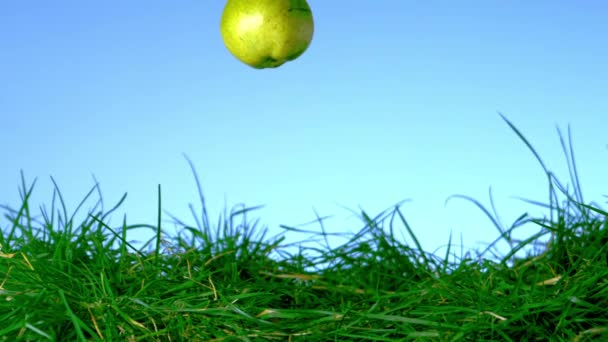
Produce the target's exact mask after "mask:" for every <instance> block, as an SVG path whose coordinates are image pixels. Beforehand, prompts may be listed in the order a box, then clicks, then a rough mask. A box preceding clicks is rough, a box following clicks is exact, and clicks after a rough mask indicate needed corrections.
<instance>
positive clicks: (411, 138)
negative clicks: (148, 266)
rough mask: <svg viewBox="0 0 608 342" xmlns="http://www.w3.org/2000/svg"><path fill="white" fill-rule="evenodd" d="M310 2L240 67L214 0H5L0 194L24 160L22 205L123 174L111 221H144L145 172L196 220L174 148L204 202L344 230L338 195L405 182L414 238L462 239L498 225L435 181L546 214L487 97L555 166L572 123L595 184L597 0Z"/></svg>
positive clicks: (113, 187) (148, 200) (151, 194)
mask: <svg viewBox="0 0 608 342" xmlns="http://www.w3.org/2000/svg"><path fill="white" fill-rule="evenodd" d="M309 3H310V6H311V7H312V10H313V14H314V20H315V34H314V38H313V42H312V44H311V46H310V48H309V49H308V50H307V51H306V53H305V54H304V55H302V56H301V57H300V58H299V59H298V60H296V61H294V62H290V63H287V64H285V65H283V66H282V67H280V68H278V69H266V70H255V69H252V68H249V67H247V66H246V65H244V64H241V63H240V62H238V61H237V60H236V59H235V58H233V57H232V56H231V55H230V54H229V52H228V51H227V50H226V49H225V47H224V45H223V42H222V40H221V36H220V32H219V20H220V16H221V13H222V9H223V5H224V2H223V1H178V2H169V1H100V2H90V1H89V2H84V1H38V2H34V1H13V2H3V3H2V4H1V5H0V80H1V82H0V119H1V120H0V146H1V147H2V166H1V167H0V196H1V197H0V203H2V204H9V205H11V206H13V207H17V206H18V205H19V204H20V200H19V194H18V186H19V184H20V173H19V172H20V170H21V169H23V170H24V172H25V176H26V180H28V181H30V182H31V181H33V179H34V178H38V181H37V185H36V188H35V190H34V198H33V202H32V203H33V204H34V208H37V207H38V205H40V204H42V203H44V204H45V205H47V206H49V205H50V200H51V194H52V182H51V181H50V178H49V176H50V175H52V176H53V177H54V178H55V180H56V181H57V182H58V185H59V188H60V190H61V191H62V193H63V195H64V197H65V199H66V201H67V204H68V210H69V211H73V210H74V209H75V208H76V206H77V204H78V203H79V202H80V200H81V199H82V198H83V197H84V196H85V195H86V193H87V192H88V191H89V189H90V188H91V187H92V186H93V185H94V179H93V176H92V175H94V176H95V179H97V180H98V181H99V182H100V185H101V189H102V194H103V196H104V197H103V198H104V202H105V207H106V209H109V208H110V207H111V206H112V205H113V204H115V203H116V202H117V201H118V200H119V199H120V197H121V196H122V194H123V193H125V192H127V193H128V197H127V200H126V203H125V204H124V205H123V206H122V207H121V209H120V210H119V211H118V212H117V213H116V214H115V215H113V216H112V219H111V221H110V222H111V224H112V225H113V226H119V225H120V224H121V223H122V219H123V216H122V215H123V214H124V213H127V221H128V223H131V224H135V223H149V224H154V223H155V222H156V206H157V184H161V185H162V200H163V209H165V210H167V211H168V212H170V213H172V214H173V215H175V216H177V217H178V218H180V219H182V220H184V221H186V222H188V223H190V224H194V220H193V219H192V216H191V214H190V210H189V209H188V203H191V202H194V203H195V205H196V203H198V202H197V201H198V197H197V191H196V187H195V182H194V178H193V176H192V173H191V171H190V168H189V166H188V164H187V162H186V160H185V159H184V156H183V153H185V154H187V155H188V156H189V157H190V158H191V159H192V161H193V162H194V164H195V166H196V168H197V171H198V174H199V177H200V178H201V181H202V185H203V188H204V193H205V195H206V198H207V204H208V206H209V210H210V218H211V222H217V217H218V215H219V214H220V213H221V212H222V211H223V208H224V207H225V206H226V205H227V206H228V207H229V208H230V207H232V206H233V205H235V204H238V203H245V204H246V205H247V206H255V205H265V207H264V208H263V209H260V210H257V211H255V212H254V213H252V215H250V217H252V218H255V217H259V218H260V223H259V224H260V225H267V226H268V227H269V229H270V232H271V233H279V232H280V231H281V230H280V229H279V228H278V225H279V224H285V225H290V226H295V225H298V224H300V223H305V222H309V221H313V220H315V213H314V211H313V208H314V209H315V210H316V211H317V212H318V214H319V215H320V216H327V215H333V216H334V217H333V218H331V219H328V220H327V221H325V224H326V229H328V230H329V231H332V232H344V231H357V230H358V229H359V228H361V225H362V223H361V221H360V220H359V219H358V218H356V217H355V216H353V214H352V213H351V212H350V211H348V210H346V209H344V208H343V207H342V206H344V207H346V208H350V209H353V210H358V207H359V206H361V207H362V208H363V209H364V210H365V211H366V212H367V213H368V214H370V215H372V216H374V215H376V214H378V213H379V212H380V211H382V210H384V209H387V208H389V207H391V206H392V205H394V204H395V203H397V202H399V201H401V200H404V199H411V201H410V202H406V203H404V204H403V207H402V210H403V212H404V214H405V217H406V218H407V219H408V221H409V223H410V225H411V226H412V228H413V230H414V232H415V233H416V234H417V235H418V238H419V239H420V240H421V242H422V244H423V247H424V248H425V249H427V250H430V251H433V250H434V249H435V248H438V247H440V246H442V245H444V244H445V243H446V242H447V241H448V237H449V234H450V231H452V232H453V234H454V242H455V243H460V238H461V237H462V242H463V243H464V245H465V247H467V248H469V247H475V246H477V244H478V243H483V242H490V241H492V240H493V239H494V238H495V237H496V236H497V231H496V229H495V228H494V227H493V226H492V224H491V223H490V221H489V220H488V219H487V218H486V217H485V216H484V215H483V213H482V212H481V211H479V210H478V209H477V208H475V207H474V206H473V205H471V204H470V203H468V202H465V201H459V200H454V201H450V202H449V203H448V205H447V206H446V205H444V202H445V200H446V199H447V197H448V196H450V195H452V194H456V193H460V194H465V195H469V196H472V197H474V198H477V199H479V200H480V201H482V202H483V203H485V204H489V199H488V189H489V187H490V186H491V187H492V190H493V194H494V198H495V201H496V206H497V208H498V211H499V213H500V215H501V217H502V219H503V221H504V223H505V224H507V225H509V224H510V223H512V222H513V220H515V219H516V218H517V217H518V216H519V215H521V214H522V213H524V212H526V211H527V212H529V213H530V214H533V215H543V214H546V211H543V210H542V209H541V208H536V207H533V206H531V205H529V204H526V203H524V202H522V201H520V200H518V199H515V198H513V196H522V197H527V198H531V199H535V200H539V201H543V202H546V201H547V198H548V193H547V183H546V178H545V176H544V175H543V172H542V169H541V168H540V166H539V165H538V164H537V162H536V160H535V159H534V157H533V155H532V154H531V153H530V152H529V151H528V150H527V149H526V147H525V145H524V144H523V143H522V142H521V141H520V140H519V139H518V138H517V136H516V135H515V134H514V133H513V132H512V131H511V130H510V128H509V127H508V126H507V125H506V124H505V122H504V121H503V120H502V119H501V118H500V116H499V115H498V112H501V113H503V114H504V115H505V116H506V117H507V118H509V119H510V120H511V121H512V122H513V123H514V124H515V125H516V126H517V127H518V128H519V129H521V131H522V132H523V133H524V134H525V135H526V137H527V138H528V139H530V141H531V142H532V143H533V144H534V146H535V147H536V148H537V150H538V152H539V153H540V154H541V156H542V157H543V158H544V160H545V162H546V163H547V164H548V166H549V167H550V168H551V169H553V170H554V171H555V172H556V173H557V174H558V176H559V177H560V178H562V179H566V178H567V169H566V163H565V160H564V158H563V153H562V151H561V147H560V145H559V139H558V135H557V131H556V129H555V127H556V125H558V126H559V127H561V128H562V129H563V130H566V129H567V125H568V124H570V125H571V127H572V132H573V138H574V148H575V156H576V157H577V162H578V165H579V174H580V178H581V181H582V184H583V191H584V192H585V195H586V200H587V201H591V200H595V201H598V202H599V203H601V204H602V205H603V204H604V202H605V198H604V197H603V196H602V195H603V194H606V193H608V191H607V189H606V187H605V183H603V182H602V181H603V180H604V179H605V175H606V174H608V173H607V171H608V149H607V143H608V137H607V135H606V132H607V127H608V126H607V124H606V123H607V120H606V117H607V115H608V101H607V98H606V92H607V89H608V64H607V63H608V62H607V61H608V44H606V37H608V21H607V20H606V13H607V12H606V10H607V9H608V8H607V7H608V6H607V5H605V2H604V1H585V2H574V1H572V2H566V1H561V2H555V1H534V2H530V1H508V2H507V1H459V2H448V1H445V2H431V1H426V2H420V1H388V0H387V1H353V0H350V1H345V0H340V1H339V0H332V1H321V0H310V2H309ZM94 202H95V201H94V200H92V201H90V202H89V205H88V206H92V205H93V204H94ZM197 207H198V206H197ZM164 217H165V218H166V219H167V220H169V219H168V217H167V215H165V216H164ZM0 220H4V221H0V222H1V223H2V226H3V227H6V226H7V225H8V223H7V221H6V220H5V219H4V218H3V219H0ZM172 227H173V226H172V225H171V224H169V223H167V224H166V225H165V228H166V229H168V230H169V231H171V229H172ZM308 229H311V230H319V225H318V224H313V225H311V226H309V227H308ZM535 231H537V228H536V227H535V226H532V225H529V226H527V228H526V229H524V230H522V233H521V234H522V235H521V236H522V237H523V236H525V237H527V236H529V235H531V234H532V233H533V232H535ZM149 234H150V232H149V231H141V232H139V233H138V234H136V235H132V236H131V238H132V239H135V240H139V241H144V240H146V239H147V238H148V237H149V236H150V235H149ZM288 238H289V239H288V240H294V239H295V240H297V239H300V238H302V237H298V236H295V235H288Z"/></svg>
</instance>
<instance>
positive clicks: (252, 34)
mask: <svg viewBox="0 0 608 342" xmlns="http://www.w3.org/2000/svg"><path fill="white" fill-rule="evenodd" d="M220 31H221V33H222V38H223V39H224V44H225V45H226V48H227V49H228V51H230V53H232V54H233V55H234V56H235V57H236V58H238V59H239V60H240V61H241V62H243V63H245V64H247V65H249V66H252V67H254V68H256V69H264V68H276V67H278V66H281V65H283V64H284V63H285V62H287V61H292V60H294V59H296V58H298V57H299V56H300V55H302V54H303V53H304V51H306V49H307V48H308V46H309V45H310V42H311V40H312V34H313V31H314V24H313V20H312V11H311V10H310V6H308V3H307V2H306V0H228V2H227V3H226V6H225V7H224V12H223V13H222V20H221V23H220Z"/></svg>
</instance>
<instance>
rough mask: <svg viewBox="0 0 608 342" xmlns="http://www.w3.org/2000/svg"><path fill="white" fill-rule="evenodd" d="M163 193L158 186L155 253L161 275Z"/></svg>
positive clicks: (155, 263) (155, 262) (155, 261)
mask: <svg viewBox="0 0 608 342" xmlns="http://www.w3.org/2000/svg"><path fill="white" fill-rule="evenodd" d="M160 193H161V191H160V184H158V221H157V222H156V248H155V251H154V265H155V266H156V269H157V270H158V272H159V274H160V268H159V262H160V259H159V258H158V254H159V253H160V241H161V228H160V222H161V216H162V214H161V213H162V211H161V194H160Z"/></svg>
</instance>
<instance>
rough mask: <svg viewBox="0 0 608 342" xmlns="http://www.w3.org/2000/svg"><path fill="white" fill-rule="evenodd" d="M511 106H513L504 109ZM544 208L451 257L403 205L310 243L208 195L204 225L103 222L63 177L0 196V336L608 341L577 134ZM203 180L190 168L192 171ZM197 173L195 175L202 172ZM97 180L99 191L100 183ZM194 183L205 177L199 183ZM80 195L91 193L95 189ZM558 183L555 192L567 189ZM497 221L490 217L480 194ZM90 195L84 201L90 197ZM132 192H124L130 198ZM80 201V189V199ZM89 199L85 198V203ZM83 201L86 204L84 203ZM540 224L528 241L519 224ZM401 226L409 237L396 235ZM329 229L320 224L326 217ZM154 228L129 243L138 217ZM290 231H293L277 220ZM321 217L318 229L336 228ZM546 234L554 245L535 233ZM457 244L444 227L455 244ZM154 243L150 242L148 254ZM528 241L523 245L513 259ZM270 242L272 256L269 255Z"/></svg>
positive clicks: (595, 229)
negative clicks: (72, 199) (430, 247)
mask: <svg viewBox="0 0 608 342" xmlns="http://www.w3.org/2000/svg"><path fill="white" fill-rule="evenodd" d="M503 118H504V117H503ZM505 121H506V122H507V124H508V125H509V126H510V127H511V128H512V129H513V130H514V131H515V133H516V134H517V135H518V136H519V137H520V138H521V139H522V140H523V142H524V143H525V144H526V145H527V146H528V147H529V148H530V150H531V151H532V153H533V154H534V155H535V156H536V158H537V159H538V161H539V163H540V164H541V166H542V167H543V169H544V171H545V173H546V175H547V180H548V184H549V185H550V187H549V189H550V190H549V193H550V196H549V203H537V202H532V201H529V202H530V204H531V205H542V206H544V207H546V209H547V210H548V212H549V215H547V217H543V218H530V217H528V216H526V215H522V217H520V219H519V220H517V221H516V222H515V223H514V224H513V225H512V226H511V227H508V228H503V227H501V226H500V225H499V224H498V223H496V222H497V221H494V222H495V224H496V228H497V229H499V231H500V237H499V238H498V239H497V241H496V242H498V241H500V240H504V241H507V242H508V243H509V244H510V246H511V247H512V250H511V252H510V253H508V254H507V255H504V256H496V255H493V256H492V257H487V256H486V254H487V252H488V251H490V250H491V247H492V246H490V247H488V249H487V250H486V251H481V252H479V251H477V256H476V257H471V256H470V254H469V253H467V254H465V255H460V256H457V255H456V254H455V253H454V251H453V250H452V249H450V248H448V250H447V252H446V253H445V255H440V256H438V255H433V254H431V253H428V252H425V251H423V249H422V247H421V246H420V244H419V243H418V241H417V240H416V236H415V234H414V229H413V228H410V226H409V225H408V224H407V221H406V220H405V218H404V216H403V215H402V213H401V211H400V209H399V207H398V206H397V207H395V208H393V209H392V210H390V211H387V212H384V213H381V214H380V215H378V216H376V217H373V218H372V217H370V216H368V215H367V214H366V213H365V212H362V213H361V219H362V221H363V223H364V228H363V229H361V230H360V231H359V232H358V233H356V234H354V235H352V236H348V240H347V242H345V243H344V244H342V245H340V246H338V247H336V248H330V247H329V242H327V245H326V247H325V248H323V247H312V246H306V245H301V246H299V249H298V252H297V253H290V252H288V248H287V247H288V246H286V245H284V244H282V242H283V240H282V238H279V237H273V238H267V237H266V230H265V229H258V228H256V224H255V223H252V222H250V221H248V220H247V213H248V212H249V211H251V210H252V209H255V208H241V209H235V210H233V211H232V212H231V213H230V214H225V215H224V216H223V217H220V220H219V222H218V223H217V225H215V226H212V225H211V224H210V222H209V220H208V218H207V213H206V210H205V203H204V198H203V196H202V192H201V201H202V205H203V213H202V219H201V220H199V221H197V227H190V226H188V225H186V224H183V222H181V221H179V220H178V219H175V218H174V219H175V221H176V222H177V223H178V224H181V226H182V229H181V231H180V234H179V235H178V236H175V237H169V236H167V235H166V234H165V233H164V232H163V231H162V229H161V226H160V222H161V220H160V213H161V210H160V208H161V204H160V198H161V196H160V187H159V210H158V225H157V226H147V225H128V224H127V223H126V222H124V223H123V224H122V226H120V227H114V228H112V227H110V226H109V225H108V224H106V222H107V218H108V215H110V214H111V213H112V212H113V211H114V210H115V209H116V208H117V207H118V206H119V205H120V204H121V203H122V200H121V201H120V202H119V203H118V204H117V206H116V207H115V208H113V209H112V210H109V211H107V212H102V211H100V210H97V209H96V207H95V208H93V209H92V210H90V211H89V212H88V215H87V216H86V219H85V220H84V221H83V222H81V223H79V224H76V223H75V222H74V215H71V216H70V215H68V213H67V210H66V209H65V205H64V204H63V200H62V197H61V193H60V192H59V190H58V189H56V191H55V193H54V196H53V201H52V204H51V209H50V210H48V211H46V210H44V209H42V212H41V218H36V217H34V216H33V215H32V212H31V208H30V204H29V198H30V195H31V193H32V190H33V186H34V185H33V184H32V185H31V186H30V187H28V186H27V185H26V183H25V181H23V184H22V191H23V192H22V197H23V201H22V202H23V204H22V205H21V207H20V208H18V209H13V208H10V207H3V209H4V211H5V214H4V215H5V217H6V218H7V219H8V220H9V221H10V225H9V226H8V227H4V228H3V229H2V231H1V232H0V248H1V249H0V322H2V324H1V325H0V336H2V340H4V341H47V340H48V341H85V340H87V341H89V340H95V341H101V340H107V341H185V340H188V341H237V340H240V341H272V340H276V341H395V340H403V341H408V340H424V341H490V340H498V341H532V340H555V341H559V340H565V341H591V340H602V339H603V340H608V223H607V220H606V217H608V213H606V212H604V211H602V210H601V209H600V208H599V206H597V205H592V204H585V203H583V198H582V193H581V188H580V184H579V183H578V176H577V174H576V164H575V163H574V155H573V153H572V148H571V147H572V145H571V141H570V140H569V143H570V144H569V145H570V148H569V149H568V148H567V146H566V144H565V142H564V140H563V137H562V135H561V133H560V138H562V140H561V142H562V147H563V148H564V152H565V155H566V157H567V160H568V166H569V170H570V171H571V181H572V187H573V190H571V191H569V190H567V188H566V187H564V186H563V185H562V184H561V183H560V182H559V181H558V180H557V179H556V178H555V177H554V175H553V174H552V173H551V172H550V171H549V170H548V169H547V168H546V167H545V165H544V163H543V162H542V160H541V159H540V157H539V156H538V155H537V153H536V151H535V150H534V149H533V148H532V146H531V145H530V144H529V142H528V141H527V140H526V139H525V138H524V136H523V135H522V134H521V133H520V132H519V131H518V130H517V129H516V128H515V127H514V126H513V125H512V124H511V123H510V122H509V121H508V120H506V119H505ZM195 177H196V174H195ZM197 184H198V180H197ZM95 190H97V187H94V188H93V189H91V192H90V193H89V195H91V194H92V193H93V192H94V191H95ZM199 190H200V184H199ZM89 195H88V196H87V198H88V197H89ZM558 195H559V196H558ZM456 197H461V198H466V199H468V200H471V201H473V202H474V203H475V204H477V205H478V206H479V207H480V208H481V209H482V210H484V211H485V212H486V213H487V214H488V215H489V217H490V218H493V216H492V215H491V214H490V212H489V211H488V210H486V209H485V208H484V207H483V206H482V205H481V204H480V203H479V202H477V201H475V200H473V199H471V198H468V197H465V196H456ZM85 199H86V198H85ZM123 200H124V197H123ZM83 203H84V200H83ZM79 208H80V206H79ZM77 211H78V209H77ZM526 223H534V224H536V225H538V226H539V227H541V229H540V232H539V233H538V234H535V235H533V236H531V237H530V238H529V239H526V240H524V241H514V239H513V238H512V237H511V233H512V232H513V231H514V230H515V229H516V228H518V227H521V226H522V225H523V224H526ZM397 224H401V225H402V226H403V228H402V229H403V230H404V231H405V232H406V233H407V234H409V236H410V237H411V239H412V240H413V241H414V245H413V246H409V245H406V244H403V243H402V242H400V241H399V240H397V239H396V238H395V229H396V227H397ZM321 226H322V224H321ZM138 228H149V229H154V230H155V232H156V234H155V237H154V238H153V239H152V240H150V241H148V243H147V244H145V246H144V247H142V248H140V249H136V248H135V247H134V246H132V245H131V244H130V243H129V242H128V239H127V235H128V234H127V233H128V231H129V230H133V229H138ZM284 228H285V229H287V230H296V231H297V230H298V229H296V228H293V227H284ZM328 236H329V235H328V234H326V233H325V230H324V229H323V230H322V233H319V239H320V240H321V241H327V239H328ZM541 238H547V239H548V242H547V243H545V244H543V247H542V248H540V249H539V248H534V249H533V250H532V251H530V246H537V245H538V241H540V239H541ZM449 242H450V243H451V239H450V241H449ZM146 248H147V251H144V250H145V249H146ZM522 251H527V252H526V255H525V256H518V255H520V254H521V252H522ZM271 254H273V255H276V256H278V257H271Z"/></svg>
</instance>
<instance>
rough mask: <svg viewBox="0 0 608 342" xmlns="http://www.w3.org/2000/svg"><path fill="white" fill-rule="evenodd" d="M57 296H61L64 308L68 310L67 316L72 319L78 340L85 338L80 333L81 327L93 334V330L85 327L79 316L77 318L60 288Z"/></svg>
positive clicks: (84, 339)
mask: <svg viewBox="0 0 608 342" xmlns="http://www.w3.org/2000/svg"><path fill="white" fill-rule="evenodd" d="M59 296H60V297H61V301H62V302H63V305H64V306H65V309H66V310H67V312H68V316H69V317H70V320H71V321H72V324H73V325H74V329H75V330H76V335H77V336H78V340H79V341H86V340H87V339H86V338H85V337H84V334H83V333H82V329H81V328H84V329H85V330H87V332H88V333H89V334H91V336H95V332H94V331H93V330H91V329H90V328H89V327H87V326H86V324H84V322H83V321H82V320H81V319H80V318H78V316H76V315H75V314H74V312H73V311H72V309H71V308H70V304H69V303H68V301H67V300H66V298H65V293H64V292H63V290H62V289H59Z"/></svg>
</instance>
